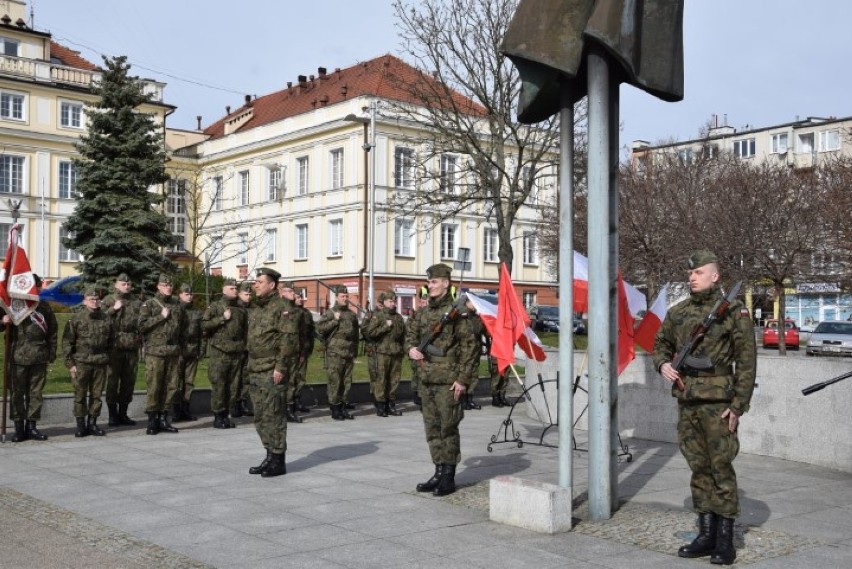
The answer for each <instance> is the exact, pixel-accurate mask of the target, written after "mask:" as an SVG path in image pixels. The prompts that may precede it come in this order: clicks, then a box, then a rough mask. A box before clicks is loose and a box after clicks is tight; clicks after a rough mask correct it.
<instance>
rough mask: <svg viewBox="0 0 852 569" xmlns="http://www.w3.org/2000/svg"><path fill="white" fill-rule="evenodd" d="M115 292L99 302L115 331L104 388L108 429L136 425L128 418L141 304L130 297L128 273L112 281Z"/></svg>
mask: <svg viewBox="0 0 852 569" xmlns="http://www.w3.org/2000/svg"><path fill="white" fill-rule="evenodd" d="M113 286H114V287H115V292H114V293H113V294H111V295H109V296H107V297H106V298H105V299H103V301H101V310H103V311H104V312H105V313H106V314H107V315H108V316H109V317H110V318H112V323H113V326H114V328H115V343H114V344H113V346H112V349H111V350H110V354H109V373H108V374H107V384H106V404H107V411H108V413H109V426H110V427H117V426H119V425H135V424H136V421H134V420H133V419H131V418H130V417H128V416H127V408H128V407H129V406H130V402H131V401H132V400H133V388H134V386H135V385H136V371H137V368H138V366H139V346H141V345H142V336H141V335H140V334H139V309H140V308H141V307H142V301H141V300H139V298H137V297H136V296H135V295H133V294H131V293H130V291H131V289H132V283H131V282H130V277H128V276H127V273H121V274H120V275H118V277H117V278H116V279H115V285H113Z"/></svg>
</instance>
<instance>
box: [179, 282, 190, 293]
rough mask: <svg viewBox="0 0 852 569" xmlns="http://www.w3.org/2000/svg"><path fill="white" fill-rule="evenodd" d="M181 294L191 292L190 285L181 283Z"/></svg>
mask: <svg viewBox="0 0 852 569" xmlns="http://www.w3.org/2000/svg"><path fill="white" fill-rule="evenodd" d="M180 291H181V292H192V285H191V284H189V283H183V284H182V285H180Z"/></svg>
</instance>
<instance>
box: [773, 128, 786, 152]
mask: <svg viewBox="0 0 852 569" xmlns="http://www.w3.org/2000/svg"><path fill="white" fill-rule="evenodd" d="M785 152H787V133H786V132H779V133H778V134H773V135H772V153H773V154H784V153H785Z"/></svg>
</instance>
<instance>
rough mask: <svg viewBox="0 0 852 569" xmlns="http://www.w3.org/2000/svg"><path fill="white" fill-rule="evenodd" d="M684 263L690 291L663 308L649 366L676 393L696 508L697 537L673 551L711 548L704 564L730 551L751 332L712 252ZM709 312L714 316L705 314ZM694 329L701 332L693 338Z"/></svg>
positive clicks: (687, 553) (727, 558)
mask: <svg viewBox="0 0 852 569" xmlns="http://www.w3.org/2000/svg"><path fill="white" fill-rule="evenodd" d="M687 265H688V274H689V290H690V296H689V298H688V299H687V300H685V301H683V302H681V303H679V304H677V305H675V306H673V307H672V308H671V309H669V311H668V313H667V314H666V318H665V320H664V321H663V324H662V326H661V328H660V331H659V332H658V333H657V338H656V343H655V345H654V365H655V367H656V369H657V370H658V371H659V372H660V374H661V375H662V376H663V378H665V379H666V380H667V381H669V382H671V383H672V395H673V396H674V397H676V398H677V400H678V440H679V441H680V449H681V452H682V453H683V456H684V457H685V458H686V461H687V463H688V464H689V468H690V469H691V470H692V479H691V483H690V486H691V489H692V502H693V507H694V508H695V510H696V511H697V512H698V525H699V534H698V537H696V538H695V540H694V541H692V543H690V544H688V545H684V546H683V547H681V548H680V549H679V550H678V555H679V556H680V557H703V556H705V555H710V556H711V557H710V561H711V563H714V564H726V565H730V564H731V563H733V562H734V559H735V558H736V550H735V549H734V544H733V537H734V518H736V517H737V516H738V515H739V513H740V506H739V500H738V497H737V477H736V473H735V472H734V468H733V464H732V463H733V460H734V458H735V457H736V456H737V452H738V451H739V448H740V445H739V440H738V439H737V426H738V425H739V420H740V417H741V416H742V414H743V413H745V412H746V411H748V409H749V402H750V401H751V395H752V391H753V390H754V378H755V370H756V358H757V355H756V351H755V342H754V332H753V329H752V323H751V315H750V314H749V311H748V309H747V308H746V307H745V306H743V304H742V303H740V302H739V301H738V300H736V299H731V298H730V297H729V298H728V299H725V298H723V297H722V294H721V292H720V288H719V265H718V261H717V258H716V255H714V254H713V253H711V252H710V251H697V252H695V253H693V254H692V255H691V256H690V257H689V260H688V263H687ZM729 301H730V305H728V304H727V303H728V302H729ZM712 312H715V313H716V317H715V318H713V319H708V318H707V316H708V314H710V313H712ZM708 320H709V321H710V325H709V326H704V325H703V323H706V322H708ZM704 328H706V329H704ZM697 334H700V335H701V336H702V338H700V342H693V340H694V339H695V336H696V335H697ZM690 343H691V345H692V350H691V353H690V354H688V356H689V357H688V358H686V359H685V361H686V365H684V366H682V367H679V369H680V370H681V371H680V372H678V371H677V370H676V369H675V366H673V365H672V364H673V361H675V360H677V361H680V360H683V359H684V357H683V356H682V355H681V354H678V351H679V350H680V348H681V346H683V345H685V344H690ZM681 382H682V384H683V389H681V388H680V383H681Z"/></svg>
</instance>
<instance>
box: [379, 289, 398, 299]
mask: <svg viewBox="0 0 852 569" xmlns="http://www.w3.org/2000/svg"><path fill="white" fill-rule="evenodd" d="M386 300H396V293H394V291H392V290H386V291H384V292H383V293H382V294H380V295H379V302H384V301H386Z"/></svg>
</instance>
